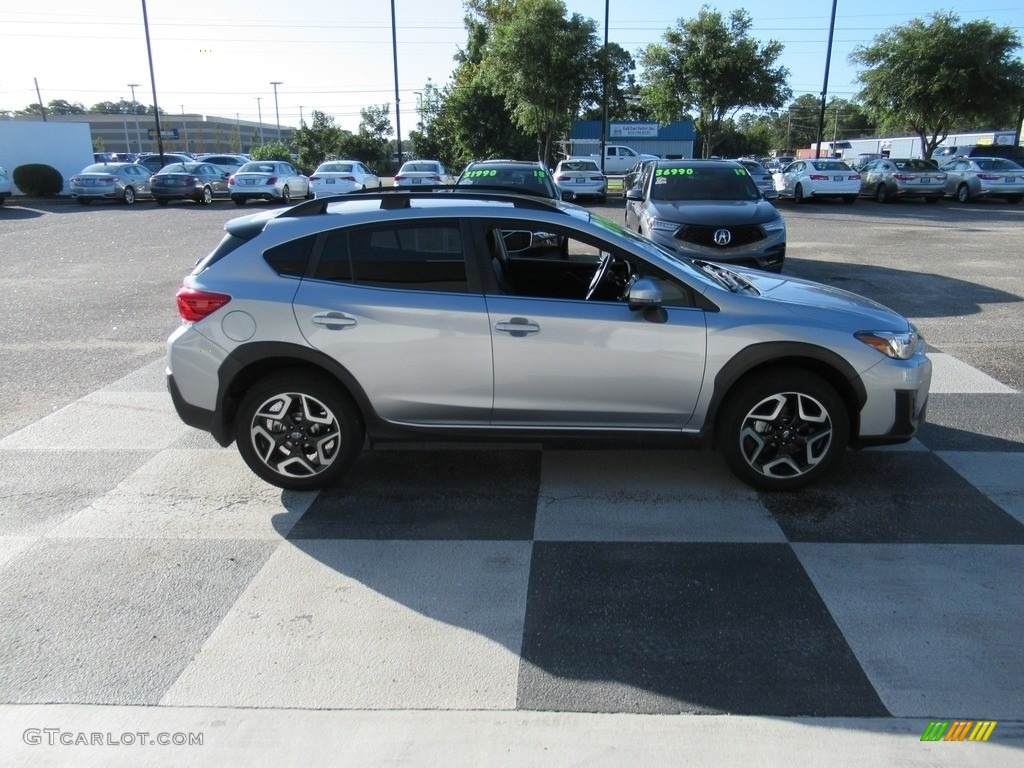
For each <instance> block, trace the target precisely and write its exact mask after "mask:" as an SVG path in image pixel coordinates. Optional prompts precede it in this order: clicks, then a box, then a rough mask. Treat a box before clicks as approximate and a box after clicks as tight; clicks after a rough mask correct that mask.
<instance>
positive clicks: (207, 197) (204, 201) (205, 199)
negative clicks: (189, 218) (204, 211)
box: [199, 187, 213, 205]
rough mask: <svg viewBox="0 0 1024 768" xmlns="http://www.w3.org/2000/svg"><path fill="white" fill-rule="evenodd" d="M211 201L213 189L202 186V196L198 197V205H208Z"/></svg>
mask: <svg viewBox="0 0 1024 768" xmlns="http://www.w3.org/2000/svg"><path fill="white" fill-rule="evenodd" d="M212 202H213V190H212V189H210V188H209V187H203V196H202V197H201V198H200V199H199V204H200V205H209V204H210V203H212Z"/></svg>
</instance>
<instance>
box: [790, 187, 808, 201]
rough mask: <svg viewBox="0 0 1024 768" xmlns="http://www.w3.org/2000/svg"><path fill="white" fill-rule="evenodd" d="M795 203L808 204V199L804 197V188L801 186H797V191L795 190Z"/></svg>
mask: <svg viewBox="0 0 1024 768" xmlns="http://www.w3.org/2000/svg"><path fill="white" fill-rule="evenodd" d="M793 202H794V203H806V202H807V198H806V197H804V188H803V187H802V186H801V185H800V184H797V185H796V189H794V190H793Z"/></svg>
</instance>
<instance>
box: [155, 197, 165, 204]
mask: <svg viewBox="0 0 1024 768" xmlns="http://www.w3.org/2000/svg"><path fill="white" fill-rule="evenodd" d="M156 204H157V205H167V198H166V197H158V198H156Z"/></svg>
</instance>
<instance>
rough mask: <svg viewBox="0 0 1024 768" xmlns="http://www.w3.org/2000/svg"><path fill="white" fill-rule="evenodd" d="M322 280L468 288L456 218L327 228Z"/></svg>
mask: <svg viewBox="0 0 1024 768" xmlns="http://www.w3.org/2000/svg"><path fill="white" fill-rule="evenodd" d="M316 277H317V278H319V279H321V280H335V281H345V282H348V281H351V282H354V283H357V284H359V285H370V286H377V287H381V288H402V289H414V290H426V291H456V292H459V293H465V292H467V291H468V290H469V286H468V283H467V279H466V261H465V256H464V254H463V247H462V233H461V231H460V229H459V225H458V222H454V221H449V222H436V221H432V222H410V223H407V224H396V225H394V226H387V227H366V228H360V229H345V230H338V231H336V232H333V233H331V234H330V235H329V236H328V238H327V242H326V244H325V246H324V251H323V253H322V254H321V256H320V262H319V264H318V265H317V270H316Z"/></svg>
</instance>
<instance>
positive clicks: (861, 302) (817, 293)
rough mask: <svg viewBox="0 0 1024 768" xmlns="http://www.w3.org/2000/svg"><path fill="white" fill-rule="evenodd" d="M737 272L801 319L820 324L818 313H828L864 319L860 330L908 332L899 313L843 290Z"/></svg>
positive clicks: (795, 279) (767, 275) (756, 271)
mask: <svg viewBox="0 0 1024 768" xmlns="http://www.w3.org/2000/svg"><path fill="white" fill-rule="evenodd" d="M730 268H731V267H730ZM735 271H737V272H740V273H741V274H742V275H743V277H745V278H746V279H747V280H749V281H750V282H751V283H753V284H754V287H755V288H757V290H759V291H760V292H761V294H762V295H763V296H764V297H766V298H769V299H772V300H773V301H778V302H782V303H784V304H787V305H788V308H789V310H790V311H791V312H793V313H794V314H796V315H799V316H800V317H805V318H808V319H811V320H817V319H820V317H821V315H820V313H818V312H816V311H815V310H817V309H825V310H829V311H840V312H847V313H849V314H850V315H851V316H857V317H859V318H861V319H860V320H858V323H859V325H858V328H857V330H864V331H905V330H907V329H909V328H910V322H909V321H908V320H907V319H906V318H905V317H903V316H902V315H900V314H899V313H898V312H894V311H893V310H891V309H889V308H888V307H886V306H885V305H884V304H879V303H878V302H877V301H873V300H872V299H869V298H866V297H864V296H860V295H859V294H856V293H851V292H850V291H844V290H843V289H841V288H833V287H831V286H828V285H822V284H821V283H815V282H811V281H810V280H801V279H799V278H795V277H780V276H779V275H772V274H769V273H767V272H761V271H759V270H754V269H749V270H748V269H744V270H739V269H737V270H735Z"/></svg>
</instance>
